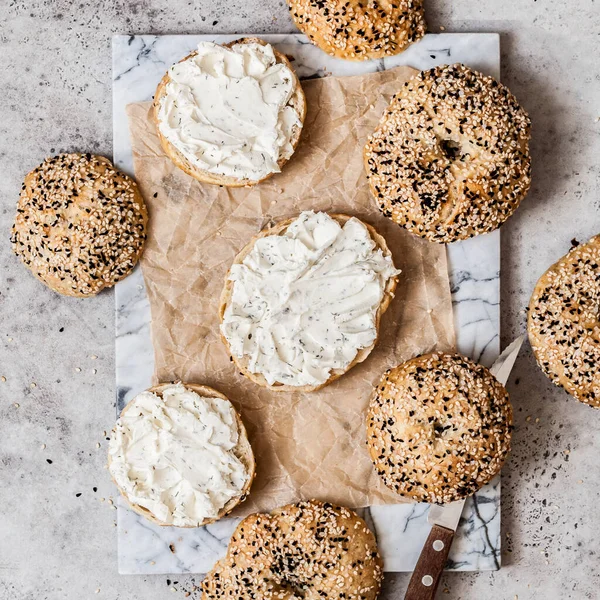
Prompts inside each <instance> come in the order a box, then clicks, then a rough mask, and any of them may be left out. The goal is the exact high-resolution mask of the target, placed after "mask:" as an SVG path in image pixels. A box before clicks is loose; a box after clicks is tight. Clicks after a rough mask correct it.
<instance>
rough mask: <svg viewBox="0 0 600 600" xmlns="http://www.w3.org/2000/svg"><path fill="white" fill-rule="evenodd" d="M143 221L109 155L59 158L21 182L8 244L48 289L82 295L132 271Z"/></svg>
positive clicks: (136, 195) (137, 200)
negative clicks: (10, 243)
mask: <svg viewBox="0 0 600 600" xmlns="http://www.w3.org/2000/svg"><path fill="white" fill-rule="evenodd" d="M147 221H148V212H147V211H146V206H145V204H144V199H143V198H142V196H141V194H140V192H139V190H138V187H137V185H136V184H135V182H134V181H133V180H132V179H131V178H129V177H127V175H125V174H123V173H121V172H119V171H117V170H116V169H115V168H114V167H113V165H112V163H111V162H110V161H109V160H108V159H107V158H104V157H103V156H94V155H92V154H60V155H58V156H53V157H51V158H47V159H46V160H45V161H44V162H43V163H42V164H41V165H40V166H38V167H37V168H35V169H34V170H33V171H31V172H30V173H29V174H28V175H27V176H26V177H25V182H24V183H23V187H22V188H21V195H20V197H19V202H18V204H17V215H16V217H15V222H14V225H13V228H12V236H11V242H12V247H13V252H14V253H15V254H16V255H17V256H18V257H19V258H20V259H21V261H22V262H23V264H25V265H26V266H27V267H28V268H29V269H30V271H31V272H32V273H33V274H34V275H35V276H36V277H37V278H38V279H39V280H40V281H42V282H43V283H45V284H46V285H47V286H48V287H49V288H50V289H52V290H54V291H55V292H58V293H59V294H63V295H65V296H75V297H79V298H87V297H89V296H94V295H96V294H98V293H99V292H100V291H101V290H103V289H104V288H106V287H112V286H113V285H115V283H117V281H120V280H121V279H123V278H125V277H127V275H129V273H130V272H131V271H132V270H133V268H134V267H135V265H136V264H137V262H138V260H139V258H140V256H141V254H142V251H143V249H144V242H145V241H146V223H147Z"/></svg>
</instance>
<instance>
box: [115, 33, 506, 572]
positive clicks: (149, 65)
mask: <svg viewBox="0 0 600 600" xmlns="http://www.w3.org/2000/svg"><path fill="white" fill-rule="evenodd" d="M239 37H242V36H240V35H214V36H210V35H164V36H154V35H139V36H138V35H136V36H122V35H118V36H115V37H114V38H113V127H114V161H115V163H116V165H117V166H118V167H119V168H121V169H122V170H124V171H125V172H128V173H130V174H133V159H132V154H131V144H130V140H129V131H128V126H127V117H126V114H125V107H126V105H127V104H129V103H131V102H140V101H144V100H149V99H150V98H151V97H152V95H153V93H154V90H155V88H156V85H157V84H158V82H159V80H160V79H161V77H162V76H163V75H164V73H165V71H166V69H167V68H168V67H169V66H170V65H171V64H173V63H175V62H177V61H178V60H180V59H181V58H182V57H183V56H185V55H186V54H188V53H189V52H190V51H191V50H192V49H193V48H194V47H195V45H196V44H197V43H198V42H199V41H200V40H210V41H214V42H217V43H224V42H228V41H231V40H234V39H237V38H239ZM260 37H262V38H264V39H265V40H267V41H268V42H270V43H272V44H274V45H275V46H276V47H277V48H278V49H279V50H281V51H282V52H284V53H286V54H288V55H292V56H293V57H294V58H295V60H294V62H293V65H294V68H295V69H296V71H297V73H298V74H299V76H300V78H302V79H306V78H313V77H323V76H327V75H334V76H343V75H356V74H361V73H369V72H373V71H379V70H385V69H388V68H391V67H395V66H398V65H408V66H411V67H415V68H417V69H427V68H430V67H433V66H435V65H438V64H445V63H454V62H463V63H465V64H467V65H469V66H470V67H473V68H476V69H478V70H480V71H482V72H484V73H487V74H490V75H493V76H495V77H499V75H500V40H499V36H498V35H497V34H489V33H485V34H429V35H427V36H425V38H424V39H423V40H421V41H420V42H419V43H417V44H414V45H413V46H411V47H410V48H409V49H408V50H407V51H406V52H404V53H403V54H401V55H399V56H394V57H391V58H386V59H383V60H377V61H368V62H347V61H342V60H338V59H334V58H331V57H329V56H327V55H326V54H324V53H323V52H322V51H321V50H319V49H318V48H316V47H315V46H313V45H311V44H310V43H309V42H308V41H307V39H306V38H305V37H304V36H302V35H264V36H260ZM448 258H449V268H450V280H451V287H452V298H453V304H454V315H455V323H456V330H457V343H458V350H459V351H460V352H462V353H464V354H466V355H468V356H471V357H472V358H474V359H475V360H477V361H480V362H482V363H483V364H486V365H490V364H491V363H492V362H493V361H494V359H495V358H496V357H497V355H498V353H499V342H500V337H499V329H500V318H499V305H500V235H499V232H498V231H496V232H494V233H492V234H489V235H485V236H480V237H478V238H475V239H472V240H469V241H467V242H460V243H456V244H452V245H450V246H449V247H448ZM115 298H116V377H117V382H116V383H117V411H118V412H120V410H121V409H122V408H123V406H124V405H125V404H126V403H127V402H128V401H129V400H131V398H132V397H133V396H134V395H135V394H137V393H138V392H140V391H142V390H144V389H146V388H147V387H149V386H150V384H151V376H152V372H153V368H154V356H153V350H152V343H151V339H150V307H149V304H148V298H147V296H146V291H145V288H144V281H143V278H142V273H141V271H140V269H139V268H138V269H136V270H135V271H134V273H133V274H132V275H131V276H130V277H128V278H127V279H125V280H124V281H122V282H120V283H119V284H118V285H117V286H116V295H115ZM427 511H428V505H426V504H398V505H392V506H372V507H370V508H366V509H363V510H361V511H360V512H361V513H362V514H363V516H364V517H365V519H366V520H367V522H368V523H369V525H370V526H371V528H372V529H373V531H374V532H375V534H376V535H377V540H378V544H379V548H380V550H381V552H382V554H383V557H384V561H385V569H386V571H412V570H413V568H414V565H415V563H416V561H417V558H418V555H419V553H420V551H421V548H422V546H423V543H424V541H425V539H426V537H427V535H428V533H429V529H430V527H429V525H428V523H427ZM236 524H237V521H236V520H234V519H225V520H222V521H220V522H218V523H215V524H213V525H209V526H207V527H203V528H199V529H184V530H181V529H177V528H169V527H166V528H162V527H157V526H155V525H153V524H151V523H150V522H148V521H146V520H145V519H144V518H142V517H140V516H138V515H136V514H135V513H133V512H132V511H131V510H129V509H128V508H126V507H125V506H124V504H123V503H122V502H121V501H120V502H119V507H118V543H119V572H120V573H123V574H159V573H205V572H207V571H208V570H209V569H210V568H211V567H212V565H213V564H214V562H215V561H216V560H217V559H218V558H220V557H221V556H222V555H223V554H224V553H225V550H226V548H227V542H228V539H229V536H230V534H231V532H232V531H233V529H234V528H235V525H236ZM170 545H173V547H174V549H175V552H172V551H171V549H170ZM499 567H500V479H499V478H496V479H495V480H494V481H493V482H492V483H490V484H489V485H487V486H486V487H485V488H483V489H482V490H481V491H479V492H478V493H477V494H475V496H474V497H473V498H471V499H469V500H468V501H467V503H466V505H465V508H464V512H463V516H462V519H461V523H460V526H459V529H458V534H457V537H456V538H455V541H454V544H453V546H452V551H451V552H450V561H449V568H450V569H451V570H457V571H482V570H494V569H498V568H499Z"/></svg>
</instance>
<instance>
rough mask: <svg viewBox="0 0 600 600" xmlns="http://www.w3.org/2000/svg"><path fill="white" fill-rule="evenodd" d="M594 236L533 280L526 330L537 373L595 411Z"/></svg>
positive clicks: (599, 262) (599, 254)
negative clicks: (538, 369) (542, 374)
mask: <svg viewBox="0 0 600 600" xmlns="http://www.w3.org/2000/svg"><path fill="white" fill-rule="evenodd" d="M599 304H600V235H597V236H595V237H593V238H592V239H591V240H590V241H589V242H588V243H587V244H582V245H580V246H577V247H576V248H573V249H572V250H571V251H570V252H569V253H568V254H567V255H566V256H563V257H562V258H561V259H560V260H559V261H558V262H557V263H556V264H554V265H552V266H551V267H550V268H549V269H548V270H547V271H546V272H545V273H544V274H543V275H542V276H541V277H540V279H539V281H538V282H537V284H536V286H535V289H534V291H533V295H532V296H531V301H530V303H529V317H528V322H527V329H528V332H529V341H530V343H531V347H532V348H533V352H534V354H535V358H536V360H537V362H538V364H539V365H540V367H541V368H542V371H544V373H545V374H546V375H547V376H548V377H549V378H550V379H551V380H552V381H553V382H554V383H555V384H556V385H559V386H561V387H563V388H564V389H565V390H566V391H567V392H568V393H569V394H571V395H572V396H573V397H575V398H577V400H579V401H580V402H585V403H586V404H589V405H590V406H593V407H594V408H600V370H599V369H598V365H600V323H599V322H598V306H599Z"/></svg>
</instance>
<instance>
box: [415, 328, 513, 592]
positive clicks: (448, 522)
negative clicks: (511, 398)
mask: <svg viewBox="0 0 600 600" xmlns="http://www.w3.org/2000/svg"><path fill="white" fill-rule="evenodd" d="M524 339H525V336H524V335H522V336H520V337H518V338H517V339H516V340H515V341H514V342H512V343H511V344H509V345H508V346H507V347H506V348H505V349H504V351H503V352H502V353H501V354H500V356H499V357H498V358H497V359H496V361H495V362H494V364H493V365H492V367H491V368H490V372H491V373H492V374H493V375H494V376H495V377H496V379H497V380H498V381H499V382H500V383H501V384H502V385H505V384H506V382H507V381H508V378H509V376H510V373H511V371H512V369H513V366H514V364H515V361H516V360H517V356H518V355H519V351H520V350H521V346H522V345H523V340H524ZM465 500H466V499H465ZM465 500H458V501H457V502H450V503H448V504H442V505H438V504H434V505H432V506H431V507H430V508H429V513H428V515H427V521H428V522H429V523H431V525H432V527H431V532H430V534H429V537H428V538H427V541H426V542H425V546H423V550H422V551H421V555H420V556H419V560H418V561H417V565H416V567H415V570H414V572H413V575H412V577H411V579H410V583H409V584H408V589H407V591H406V595H405V596H404V600H433V598H434V597H435V593H436V591H437V586H438V584H439V582H440V578H441V576H442V572H443V570H444V566H445V565H446V560H447V559H448V554H449V553H450V546H451V545H452V540H453V538H454V533H455V531H456V528H457V527H458V523H459V521H460V517H461V514H462V511H463V507H464V505H465Z"/></svg>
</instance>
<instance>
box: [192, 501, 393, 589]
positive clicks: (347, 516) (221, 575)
mask: <svg viewBox="0 0 600 600" xmlns="http://www.w3.org/2000/svg"><path fill="white" fill-rule="evenodd" d="M382 579H383V564H382V560H381V558H380V556H379V553H378V551H377V544H376V542H375V536H374V535H373V534H372V533H371V531H370V530H369V529H368V528H367V525H366V523H365V522H364V521H363V520H362V519H361V518H360V517H358V516H357V515H356V514H354V513H353V512H352V511H350V510H348V509H347V508H341V507H338V506H333V505H331V504H329V503H328V502H317V501H315V500H312V501H308V502H300V503H298V504H290V505H288V506H284V507H283V508H280V509H278V510H276V511H274V512H272V513H271V514H255V515H250V516H249V517H246V518H245V519H244V520H243V521H242V522H241V523H240V524H239V525H238V527H237V529H236V530H235V532H234V534H233V536H232V538H231V540H230V542H229V547H228V549H227V555H226V556H225V558H223V559H221V560H220V561H219V562H218V563H217V564H216V565H215V567H214V568H213V570H212V571H211V572H210V573H209V574H208V575H207V576H206V578H205V579H204V581H203V582H202V599H203V600H221V599H226V598H229V599H231V600H251V599H254V600H256V599H258V598H260V600H276V599H277V600H296V599H297V598H304V599H305V600H323V599H326V600H327V599H331V600H333V599H334V598H336V599H339V598H344V599H345V600H374V599H375V598H377V596H378V594H379V590H380V587H381V581H382Z"/></svg>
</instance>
